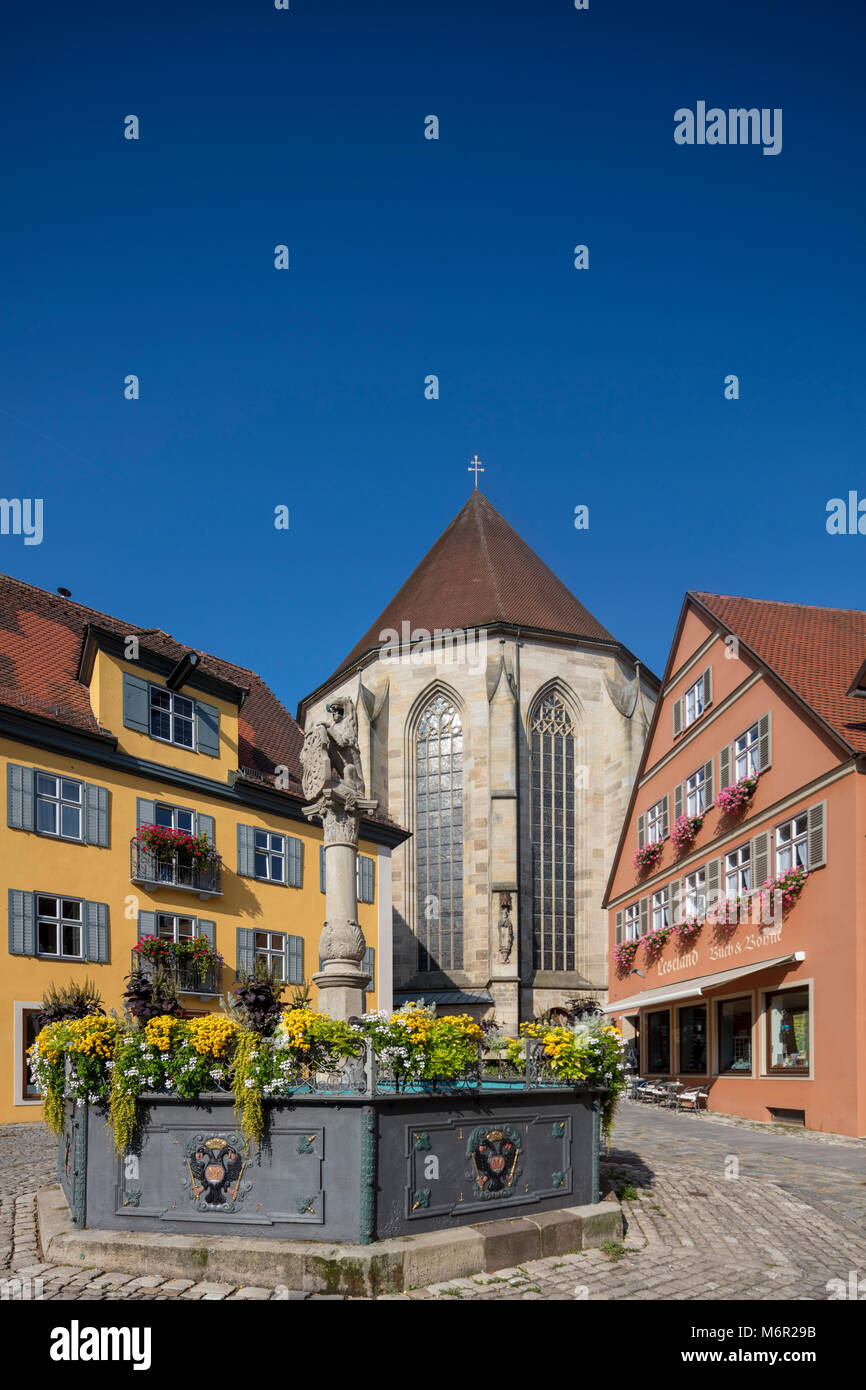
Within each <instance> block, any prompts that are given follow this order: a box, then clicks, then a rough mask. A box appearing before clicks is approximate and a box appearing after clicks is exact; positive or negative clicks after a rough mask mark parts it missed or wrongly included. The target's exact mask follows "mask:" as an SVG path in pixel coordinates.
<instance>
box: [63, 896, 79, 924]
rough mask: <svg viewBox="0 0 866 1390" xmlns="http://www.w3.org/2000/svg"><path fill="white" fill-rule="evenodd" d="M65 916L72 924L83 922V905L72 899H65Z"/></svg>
mask: <svg viewBox="0 0 866 1390" xmlns="http://www.w3.org/2000/svg"><path fill="white" fill-rule="evenodd" d="M63 916H64V917H66V918H67V920H69V921H71V922H80V921H81V903H77V902H75V901H74V899H72V898H64V899H63Z"/></svg>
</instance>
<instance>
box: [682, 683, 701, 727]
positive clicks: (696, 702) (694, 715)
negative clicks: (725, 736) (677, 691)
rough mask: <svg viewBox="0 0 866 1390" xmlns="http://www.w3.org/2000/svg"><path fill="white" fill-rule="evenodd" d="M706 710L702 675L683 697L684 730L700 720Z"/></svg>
mask: <svg viewBox="0 0 866 1390" xmlns="http://www.w3.org/2000/svg"><path fill="white" fill-rule="evenodd" d="M704 709H705V705H704V678H703V676H702V675H701V676H699V677H698V679H697V680H696V681H695V683H694V685H690V686H689V688H688V690H687V691H686V693H685V695H684V696H683V728H684V729H687V728H688V727H689V725H690V724H694V722H695V720H696V719H700V717H701V715H702V714H703V712H704Z"/></svg>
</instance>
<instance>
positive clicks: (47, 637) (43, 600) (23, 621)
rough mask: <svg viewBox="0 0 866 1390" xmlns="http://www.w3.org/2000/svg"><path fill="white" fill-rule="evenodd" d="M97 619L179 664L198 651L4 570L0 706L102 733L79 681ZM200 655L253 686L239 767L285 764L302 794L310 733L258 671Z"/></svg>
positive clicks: (210, 668)
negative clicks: (84, 650)
mask: <svg viewBox="0 0 866 1390" xmlns="http://www.w3.org/2000/svg"><path fill="white" fill-rule="evenodd" d="M89 624H92V625H94V626H96V627H101V628H105V629H107V630H108V631H109V632H112V633H114V634H115V635H116V636H118V637H125V636H128V635H135V636H137V637H138V638H139V639H140V644H141V647H142V648H143V649H144V650H146V651H150V652H155V653H157V654H158V655H160V656H166V657H169V658H170V659H171V660H173V661H180V659H181V657H182V656H183V655H184V654H185V653H186V652H187V651H192V650H195V648H191V647H186V646H183V645H182V644H181V643H180V642H177V641H175V639H174V638H173V637H170V636H169V635H168V633H166V632H162V631H161V629H159V628H141V627H136V626H135V624H134V623H124V622H121V621H120V620H119V619H117V618H112V617H110V616H109V615H108V614H106V613H100V612H98V611H97V610H96V609H94V608H87V607H85V606H84V605H83V604H80V603H74V602H73V601H72V600H71V599H65V598H61V597H60V596H59V595H57V594H51V593H48V591H47V590H45V589H37V588H34V587H33V585H31V584H24V583H23V582H22V581H21V580H19V579H13V578H11V576H9V575H0V705H9V706H14V707H16V708H23V709H28V710H30V711H32V712H33V713H34V714H38V715H41V716H42V717H43V718H48V719H52V720H54V721H55V722H56V723H59V724H69V725H72V726H74V727H78V728H84V729H90V730H92V731H94V732H95V731H96V730H97V728H98V725H97V723H96V720H95V718H94V714H93V710H92V708H91V705H90V692H89V690H88V688H87V686H86V685H85V684H83V683H82V682H81V681H79V680H78V679H77V673H78V668H79V662H80V660H81V653H82V648H83V644H84V635H85V630H86V628H87V626H88V625H89ZM198 654H199V656H200V657H201V662H200V665H199V668H198V669H199V670H200V671H202V672H205V673H206V674H208V675H211V676H216V677H218V678H219V679H220V680H224V681H228V682H230V683H231V684H232V685H236V686H240V687H241V688H243V689H247V690H248V691H249V694H248V695H247V697H246V700H245V701H244V704H243V707H242V709H241V711H240V715H239V724H238V733H239V738H238V742H239V748H238V762H239V764H240V765H241V766H243V767H247V768H250V769H252V770H253V771H254V772H256V773H258V774H262V775H264V777H265V779H267V777H268V776H269V775H272V774H273V769H274V767H275V766H279V765H282V766H285V767H287V768H288V769H289V776H290V778H292V779H293V780H292V790H296V791H298V792H299V791H300V778H301V764H300V753H301V746H302V744H303V741H304V736H303V734H302V732H301V730H300V728H299V727H298V725H297V724H296V722H295V720H294V719H293V718H292V716H291V715H290V714H289V712H288V710H286V709H284V708H283V706H282V705H281V704H280V702H279V700H278V699H277V697H276V695H274V693H273V691H272V690H270V689H269V688H268V687H267V686H266V685H265V683H264V681H263V680H262V679H261V677H260V676H258V675H256V673H255V671H250V670H248V669H247V668H246V667H244V666H235V665H234V664H233V663H232V662H229V661H223V660H221V659H220V658H219V657H215V656H211V655H210V654H209V653H207V652H199V653H198ZM111 732H112V733H117V732H118V730H116V729H114V730H112V731H111ZM296 783H297V787H296V785H295V784H296Z"/></svg>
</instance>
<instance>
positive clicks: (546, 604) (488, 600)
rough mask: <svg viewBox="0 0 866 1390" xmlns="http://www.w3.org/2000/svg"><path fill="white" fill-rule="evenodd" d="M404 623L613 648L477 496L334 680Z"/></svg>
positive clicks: (549, 572)
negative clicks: (507, 628) (523, 633)
mask: <svg viewBox="0 0 866 1390" xmlns="http://www.w3.org/2000/svg"><path fill="white" fill-rule="evenodd" d="M404 621H405V622H409V623H411V625H412V627H413V628H425V629H426V630H427V631H428V632H433V631H435V629H436V628H437V627H438V628H463V629H467V628H476V627H484V626H486V625H488V624H492V623H496V622H502V623H507V624H509V625H513V626H515V627H526V628H536V629H542V630H543V631H546V632H556V633H562V634H565V635H567V636H571V637H576V638H581V637H582V638H588V639H591V640H593V641H601V642H615V640H616V639H615V638H614V637H613V636H612V635H611V633H609V632H608V630H607V628H605V627H602V625H601V623H599V622H597V621H596V619H595V618H594V617H593V616H592V614H591V613H590V612H588V611H587V609H586V608H584V606H583V604H582V603H579V602H578V600H577V599H576V598H575V597H574V594H572V593H571V592H570V591H569V590H568V589H566V587H565V585H564V584H563V583H562V582H561V581H560V580H559V579H557V577H556V575H555V574H554V573H553V571H552V570H551V569H548V567H547V565H546V564H545V563H544V561H543V560H540V559H539V557H538V556H537V555H536V554H535V551H534V550H531V549H530V548H529V546H528V545H527V544H526V542H525V541H523V540H521V538H520V536H518V534H517V532H516V531H515V530H514V528H513V527H512V526H509V524H508V522H507V521H506V520H505V518H504V517H503V516H500V514H499V512H498V511H497V510H496V508H495V507H494V506H492V505H491V503H490V502H488V500H487V498H486V497H485V496H484V494H483V493H482V492H480V491H479V490H478V489H475V490H474V491H473V492H472V493H471V495H470V497H469V500H468V501H467V502H466V504H465V506H464V507H462V508H461V510H460V511H459V512H458V513H457V515H456V516H455V518H454V520H453V521H452V522H451V524H450V526H448V527H447V528H446V530H445V531H443V532H442V535H441V536H440V537H439V539H438V541H436V543H435V545H434V546H433V547H432V548H431V549H430V550H428V551H427V554H426V555H425V556H424V558H423V560H422V561H421V562H420V564H418V565H417V566H416V567H415V569H414V570H413V571H412V573H411V574H410V575H409V578H408V579H407V580H406V582H405V584H404V585H403V586H402V588H401V589H399V590H398V591H397V593H396V594H395V595H394V597H393V598H392V600H391V602H390V603H389V604H388V606H387V607H386V608H385V609H384V611H383V612H382V613H381V614H380V615H379V617H378V618H377V619H376V621H375V622H374V623H373V624H372V626H371V627H370V628H369V629H368V631H367V632H366V633H365V634H364V636H363V637H362V638H361V640H360V642H358V643H356V645H355V646H354V647H353V648H352V650H351V651H350V652H349V655H348V656H347V657H346V659H345V661H343V662H342V663H341V665H340V666H338V667H337V670H336V671H335V672H334V675H335V676H336V675H338V674H339V673H340V672H341V671H344V670H346V668H347V667H349V666H351V665H352V663H353V662H355V661H357V660H358V658H359V657H361V656H364V655H365V654H366V653H367V652H369V651H372V650H373V648H375V647H378V646H380V645H381V638H380V635H379V634H380V633H381V632H383V631H384V630H385V629H386V628H393V629H395V630H396V631H397V632H398V634H399V633H402V624H403V623H404ZM333 678H334V677H333V676H332V677H331V680H333ZM327 683H328V684H329V683H330V682H327Z"/></svg>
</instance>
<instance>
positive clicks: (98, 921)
mask: <svg viewBox="0 0 866 1390" xmlns="http://www.w3.org/2000/svg"><path fill="white" fill-rule="evenodd" d="M84 955H85V959H86V960H96V961H107V960H108V907H107V906H106V904H105V903H90V902H86V903H85V904H84Z"/></svg>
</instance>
